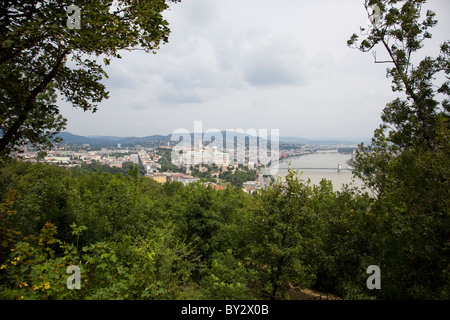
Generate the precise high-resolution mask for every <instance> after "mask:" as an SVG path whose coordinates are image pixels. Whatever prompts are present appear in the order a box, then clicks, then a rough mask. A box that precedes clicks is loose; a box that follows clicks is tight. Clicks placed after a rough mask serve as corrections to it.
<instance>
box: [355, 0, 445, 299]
mask: <svg viewBox="0 0 450 320" xmlns="http://www.w3.org/2000/svg"><path fill="white" fill-rule="evenodd" d="M424 3H425V1H423V0H410V1H397V0H395V1H394V0H366V1H365V8H366V10H367V14H368V17H369V18H370V19H371V20H372V21H373V25H372V27H371V28H369V30H368V31H366V30H363V31H364V36H365V38H364V39H363V40H362V41H360V42H358V41H359V36H358V35H356V34H353V36H352V37H351V38H350V40H349V41H348V44H349V45H350V46H352V47H356V48H358V49H359V50H361V51H363V52H367V51H370V50H372V49H375V48H376V46H381V47H382V48H383V49H384V50H385V51H386V52H387V54H388V56H389V60H387V61H377V60H375V62H378V63H381V62H383V63H391V64H392V67H390V68H388V69H387V76H388V77H390V78H391V79H392V90H393V91H394V92H399V95H400V97H399V98H397V99H395V100H394V101H392V102H390V103H388V104H387V105H386V107H385V108H384V110H383V113H382V116H381V118H382V120H383V124H382V125H381V126H380V127H379V128H378V129H377V130H376V131H375V135H374V137H373V139H372V144H371V145H369V146H365V145H361V150H360V151H359V152H358V153H357V157H356V168H355V169H356V170H355V172H356V174H357V175H358V176H359V177H360V178H362V179H363V180H364V181H366V183H367V184H368V186H370V187H371V188H372V189H373V190H374V191H375V192H376V195H377V201H376V202H375V204H374V206H373V209H372V210H373V212H374V213H375V214H376V215H377V219H378V221H379V225H378V228H377V230H376V234H377V236H376V238H377V247H378V250H379V261H380V263H381V265H380V268H381V270H384V272H383V274H385V275H386V276H385V278H384V279H385V280H384V283H385V284H386V285H385V287H384V289H383V294H384V297H389V298H400V297H402V298H406V297H409V298H430V297H435V298H439V297H440V298H442V297H448V295H449V292H450V290H449V288H450V282H449V277H448V275H447V274H448V271H446V270H448V269H449V267H450V262H449V260H448V257H449V251H448V250H449V249H448V248H450V246H449V239H450V237H449V236H450V233H449V230H450V221H449V219H450V217H449V215H450V210H449V208H450V206H449V203H448V199H450V193H449V190H450V188H449V184H448V175H449V173H450V162H449V161H448V160H449V150H450V148H449V142H450V139H449V128H450V126H449V106H450V103H449V93H450V86H449V84H450V82H449V72H450V63H449V54H450V46H449V45H450V43H449V42H448V41H445V42H444V43H443V44H442V45H441V46H440V49H441V50H440V54H439V55H438V56H437V57H435V58H433V57H429V56H425V57H423V58H422V60H420V59H421V57H420V49H421V48H422V47H423V46H424V45H425V42H426V40H427V39H429V38H431V33H430V31H429V29H430V28H432V27H433V26H435V25H436V24H437V20H436V19H435V17H436V14H435V13H434V12H432V11H431V10H428V11H427V12H426V13H425V14H423V13H422V12H421V9H422V6H423V4H424ZM441 79H443V81H442V80H441ZM440 81H441V82H440ZM383 268H384V269H383Z"/></svg>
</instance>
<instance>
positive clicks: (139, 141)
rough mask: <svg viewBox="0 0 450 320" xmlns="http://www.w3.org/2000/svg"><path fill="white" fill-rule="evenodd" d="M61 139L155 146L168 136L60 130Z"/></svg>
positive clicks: (92, 143)
mask: <svg viewBox="0 0 450 320" xmlns="http://www.w3.org/2000/svg"><path fill="white" fill-rule="evenodd" d="M58 136H59V137H61V138H62V139H63V141H62V142H63V143H67V144H75V145H83V144H89V146H92V147H117V145H118V144H119V143H120V145H121V146H123V147H126V146H133V145H141V146H143V147H155V146H158V145H161V144H167V142H169V141H170V136H162V135H153V136H148V137H115V136H79V135H75V134H72V133H70V132H61V133H59V134H58Z"/></svg>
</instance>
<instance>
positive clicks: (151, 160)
mask: <svg viewBox="0 0 450 320" xmlns="http://www.w3.org/2000/svg"><path fill="white" fill-rule="evenodd" d="M69 140H70V139H69ZM241 141H242V143H244V144H245V140H241ZM153 143H154V146H152V147H144V146H142V145H139V144H133V143H128V144H127V145H126V146H122V144H121V143H117V145H116V146H112V145H110V146H106V145H105V146H96V147H93V146H91V145H90V144H89V143H82V144H77V143H72V142H69V143H66V142H65V141H62V142H61V143H58V144H55V145H54V147H53V148H52V149H51V150H48V151H46V152H45V155H44V154H41V153H40V152H39V151H38V150H37V149H36V148H34V147H31V146H25V147H23V148H22V150H21V151H16V152H14V153H12V157H14V158H16V159H18V160H20V161H27V162H31V163H47V164H53V165H57V166H60V167H65V168H74V167H79V166H82V165H92V164H99V165H101V166H103V168H111V169H123V168H125V167H126V166H127V165H130V164H132V165H135V166H138V167H139V169H140V172H141V173H142V175H143V176H144V177H146V178H149V179H153V180H154V181H156V182H158V183H161V184H164V183H167V182H181V183H182V184H183V185H187V184H190V183H194V182H200V183H201V184H202V185H205V186H209V187H212V188H214V189H216V190H222V189H225V188H226V187H227V185H230V184H231V185H234V186H236V187H239V188H241V189H242V190H243V191H244V192H246V193H249V194H251V193H254V192H255V191H258V190H262V189H265V190H267V188H268V187H269V185H270V182H271V181H272V180H274V177H273V176H272V175H270V174H267V172H266V171H264V170H263V169H264V168H265V167H266V166H265V164H263V163H261V162H258V161H256V162H255V161H251V160H253V159H256V154H255V155H252V152H254V153H256V152H257V150H256V149H254V148H250V147H249V146H248V145H247V146H245V145H244V146H236V148H234V149H232V150H226V149H224V150H219V149H218V148H217V146H215V145H214V146H211V145H208V144H207V143H202V142H200V145H198V146H196V147H194V146H190V147H189V148H186V147H185V148H181V147H179V146H178V145H177V144H176V143H173V142H171V141H170V140H168V139H167V137H163V136H161V138H160V139H159V140H157V142H155V141H153ZM239 148H241V149H240V150H241V151H242V150H244V151H245V154H246V156H245V161H244V162H243V163H242V162H239V161H238V158H237V155H236V154H237V151H238V150H239ZM356 148H357V145H356V144H349V145H342V143H341V144H331V142H329V143H328V144H301V143H295V142H287V143H286V142H280V145H279V151H278V152H277V155H278V159H277V160H278V161H283V160H286V159H289V158H294V157H299V156H302V155H307V154H312V153H316V152H318V151H326V150H338V149H339V150H344V151H348V150H355V149H356ZM188 149H189V150H188ZM174 155H175V156H177V155H178V158H177V159H174V158H173V156H174ZM237 175H240V179H238V178H237ZM232 177H234V178H235V179H233V178H232ZM245 178H248V180H247V179H245ZM244 180H245V181H244Z"/></svg>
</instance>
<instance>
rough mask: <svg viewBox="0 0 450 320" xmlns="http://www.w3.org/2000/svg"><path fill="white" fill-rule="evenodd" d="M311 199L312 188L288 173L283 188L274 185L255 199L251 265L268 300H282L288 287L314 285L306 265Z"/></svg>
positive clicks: (278, 183) (291, 172)
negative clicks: (278, 298) (309, 203)
mask: <svg viewBox="0 0 450 320" xmlns="http://www.w3.org/2000/svg"><path fill="white" fill-rule="evenodd" d="M310 196H311V187H310V186H309V185H307V184H303V183H302V182H301V181H300V180H299V179H297V177H296V172H294V171H292V170H290V169H289V174H288V175H287V176H286V184H283V183H282V182H281V181H278V182H277V183H275V184H273V185H272V186H271V188H270V189H269V190H268V191H266V192H263V193H262V194H261V195H258V198H257V200H256V203H255V205H254V206H255V207H254V209H253V216H252V218H251V219H252V220H251V221H250V223H251V224H252V225H253V227H252V233H251V237H252V239H253V241H254V243H252V244H251V245H250V246H249V248H250V250H251V251H252V257H251V263H252V268H253V269H254V270H255V272H256V274H257V277H258V284H259V287H260V290H261V292H262V293H263V295H268V296H270V297H271V299H275V298H277V297H280V296H281V298H284V296H283V294H284V293H285V292H286V290H287V289H289V286H290V285H291V284H292V285H294V286H296V287H307V286H310V285H312V283H313V282H314V279H315V275H314V268H313V266H312V265H310V264H309V263H308V261H306V258H307V247H308V246H309V245H310V244H311V243H310V241H311V239H312V237H311V235H310V230H309V229H308V227H309V226H310V225H311V219H312V211H311V210H310V207H309V206H308V202H309V197H310Z"/></svg>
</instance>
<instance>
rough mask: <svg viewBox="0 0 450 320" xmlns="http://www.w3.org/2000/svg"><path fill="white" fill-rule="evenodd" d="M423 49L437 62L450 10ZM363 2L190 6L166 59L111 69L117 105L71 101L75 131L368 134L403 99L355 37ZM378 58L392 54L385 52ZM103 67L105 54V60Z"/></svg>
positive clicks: (439, 8) (438, 7) (178, 20)
mask: <svg viewBox="0 0 450 320" xmlns="http://www.w3.org/2000/svg"><path fill="white" fill-rule="evenodd" d="M428 8H430V9H431V10H433V11H435V12H436V14H437V16H436V18H437V20H438V21H439V23H438V25H437V27H436V28H433V29H431V32H432V34H433V39H431V40H429V41H428V42H427V45H426V46H425V48H424V49H423V54H428V55H431V56H436V55H437V53H438V50H439V44H440V43H442V42H443V40H445V36H446V34H445V30H448V29H449V28H450V24H449V22H448V21H447V20H446V19H444V17H446V16H447V15H448V13H449V12H450V10H449V9H450V5H449V3H448V2H446V1H443V0H439V1H438V0H436V1H433V2H432V3H428V4H427V5H426V7H424V9H423V10H424V12H425V11H426V9H428ZM365 14H366V13H365V10H364V8H363V3H362V1H355V0H346V1H339V2H337V1H330V0H324V1H320V2H319V1H315V2H303V1H300V2H293V1H287V0H283V1H276V2H275V1H269V0H265V1H247V2H245V3H242V2H239V1H222V0H218V1H214V2H213V1H207V0H191V1H184V2H183V1H182V2H181V3H176V4H172V5H171V9H170V10H169V11H167V12H166V13H165V14H164V15H165V17H166V19H167V21H168V22H169V27H170V28H171V30H172V33H171V35H170V36H169V43H167V44H165V45H162V46H161V49H160V50H158V51H157V53H156V55H153V54H149V53H144V52H142V51H133V52H124V53H123V54H122V53H121V55H122V56H123V58H122V59H113V60H112V61H111V64H110V65H109V66H107V67H105V70H106V72H107V73H108V75H109V79H107V80H105V81H104V83H105V84H106V86H107V89H108V90H109V91H110V98H109V99H108V100H105V101H103V102H102V103H100V104H99V106H98V107H99V110H98V111H97V112H96V113H94V114H92V113H90V112H86V113H84V112H83V111H82V110H79V109H73V108H72V106H71V105H68V104H65V103H61V104H60V106H61V108H60V109H61V113H62V115H63V116H65V117H66V118H67V119H68V124H67V128H66V130H65V131H68V132H71V133H73V134H77V135H83V136H92V135H103V136H120V137H125V136H136V137H144V136H150V135H155V134H161V135H168V134H171V133H172V132H173V131H174V130H176V129H179V128H185V129H187V130H190V131H192V128H193V123H194V121H196V120H201V121H203V123H204V127H206V128H217V129H219V130H226V129H238V128H242V129H244V130H247V129H249V128H254V129H257V130H258V129H267V130H270V129H279V131H280V136H286V137H289V136H292V137H302V138H316V139H320V138H331V137H336V138H339V139H344V138H353V139H355V138H356V139H366V138H370V137H372V135H373V131H374V130H375V129H376V128H377V127H378V125H379V124H380V123H381V119H380V114H381V111H382V110H383V108H384V107H385V105H386V103H388V102H390V101H392V100H393V99H394V98H396V97H397V96H398V95H397V94H395V93H393V92H392V91H391V80H390V79H386V67H388V65H386V64H375V63H374V59H373V56H372V55H371V54H370V53H361V52H359V51H358V50H352V49H350V48H348V47H347V43H346V41H347V40H348V39H349V38H350V36H351V35H352V34H353V33H358V30H359V27H360V26H363V27H364V26H366V25H367V22H368V21H367V17H366V16H365ZM377 58H379V59H380V60H381V59H383V58H385V54H384V51H383V50H382V48H378V50H377ZM99 60H101V59H99Z"/></svg>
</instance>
